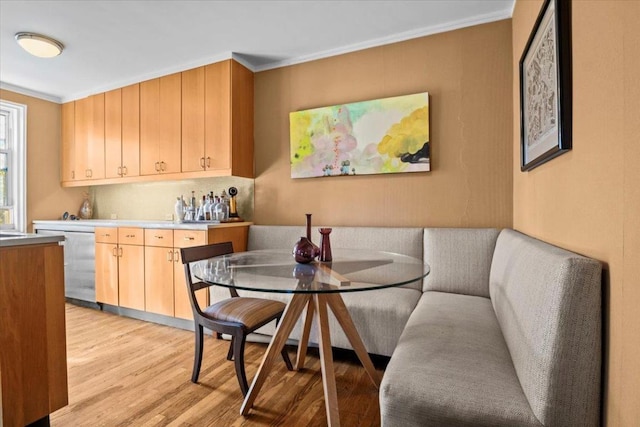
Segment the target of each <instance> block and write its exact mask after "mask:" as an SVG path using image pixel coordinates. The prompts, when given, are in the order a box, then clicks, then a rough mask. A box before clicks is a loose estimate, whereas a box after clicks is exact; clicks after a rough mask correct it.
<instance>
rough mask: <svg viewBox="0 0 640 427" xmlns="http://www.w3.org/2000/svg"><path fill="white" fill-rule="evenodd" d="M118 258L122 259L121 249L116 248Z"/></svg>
mask: <svg viewBox="0 0 640 427" xmlns="http://www.w3.org/2000/svg"><path fill="white" fill-rule="evenodd" d="M118 256H119V257H120V258H122V248H118Z"/></svg>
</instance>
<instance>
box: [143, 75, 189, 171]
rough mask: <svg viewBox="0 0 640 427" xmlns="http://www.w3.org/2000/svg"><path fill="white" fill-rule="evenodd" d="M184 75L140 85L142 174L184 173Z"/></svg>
mask: <svg viewBox="0 0 640 427" xmlns="http://www.w3.org/2000/svg"><path fill="white" fill-rule="evenodd" d="M181 91H182V87H181V78H180V73H177V74H171V75H169V76H165V77H161V78H158V79H152V80H148V81H146V82H142V83H140V174H141V175H154V174H158V173H170V172H180V165H181V161H180V157H181V156H180V140H181V137H182V135H181V120H182V116H181V103H182V100H181V95H180V94H181Z"/></svg>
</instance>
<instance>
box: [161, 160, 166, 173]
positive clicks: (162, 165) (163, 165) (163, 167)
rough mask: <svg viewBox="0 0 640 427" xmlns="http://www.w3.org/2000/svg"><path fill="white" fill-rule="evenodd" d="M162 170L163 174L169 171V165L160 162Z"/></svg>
mask: <svg viewBox="0 0 640 427" xmlns="http://www.w3.org/2000/svg"><path fill="white" fill-rule="evenodd" d="M160 170H161V171H163V172H164V171H166V170H167V164H166V163H165V162H160Z"/></svg>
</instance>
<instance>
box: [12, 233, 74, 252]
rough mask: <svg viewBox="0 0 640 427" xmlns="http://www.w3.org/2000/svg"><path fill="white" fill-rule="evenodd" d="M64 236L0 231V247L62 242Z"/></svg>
mask: <svg viewBox="0 0 640 427" xmlns="http://www.w3.org/2000/svg"><path fill="white" fill-rule="evenodd" d="M63 240H64V236H43V235H40V234H32V233H16V232H3V231H0V248H5V247H9V246H25V245H39V244H43V243H56V242H62V241H63Z"/></svg>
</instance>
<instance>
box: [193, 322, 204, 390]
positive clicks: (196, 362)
mask: <svg viewBox="0 0 640 427" xmlns="http://www.w3.org/2000/svg"><path fill="white" fill-rule="evenodd" d="M195 333H196V348H195V354H194V357H193V373H192V374H191V382H194V383H197V382H198V377H199V376H200V366H201V365H202V325H196V328H195Z"/></svg>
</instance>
